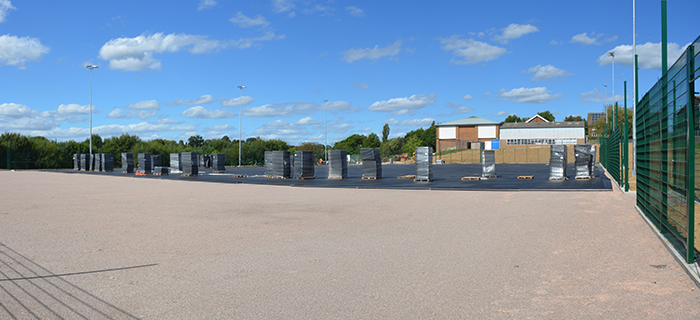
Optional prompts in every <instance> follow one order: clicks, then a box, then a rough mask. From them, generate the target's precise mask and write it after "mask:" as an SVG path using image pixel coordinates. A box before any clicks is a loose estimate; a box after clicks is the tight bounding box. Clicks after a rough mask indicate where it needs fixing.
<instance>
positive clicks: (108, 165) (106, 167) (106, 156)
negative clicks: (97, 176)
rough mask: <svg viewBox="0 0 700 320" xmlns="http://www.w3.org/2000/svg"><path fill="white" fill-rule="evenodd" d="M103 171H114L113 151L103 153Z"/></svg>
mask: <svg viewBox="0 0 700 320" xmlns="http://www.w3.org/2000/svg"><path fill="white" fill-rule="evenodd" d="M102 171H104V172H112V171H114V157H112V154H111V153H103V154H102Z"/></svg>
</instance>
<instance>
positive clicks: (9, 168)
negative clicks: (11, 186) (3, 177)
mask: <svg viewBox="0 0 700 320" xmlns="http://www.w3.org/2000/svg"><path fill="white" fill-rule="evenodd" d="M11 143H12V140H10V137H9V136H8V137H7V171H10V170H12V165H11V163H12V157H11V155H10V144H11Z"/></svg>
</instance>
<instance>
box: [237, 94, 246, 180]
mask: <svg viewBox="0 0 700 320" xmlns="http://www.w3.org/2000/svg"><path fill="white" fill-rule="evenodd" d="M238 89H241V94H240V96H239V97H240V100H241V101H239V103H240V104H239V105H238V106H239V108H238V166H239V167H240V166H241V139H243V89H245V86H238Z"/></svg>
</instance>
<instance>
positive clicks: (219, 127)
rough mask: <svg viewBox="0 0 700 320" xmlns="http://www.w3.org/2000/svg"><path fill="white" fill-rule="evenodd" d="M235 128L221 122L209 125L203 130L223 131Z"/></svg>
mask: <svg viewBox="0 0 700 320" xmlns="http://www.w3.org/2000/svg"><path fill="white" fill-rule="evenodd" d="M236 129H237V128H236V127H234V126H231V125H228V124H221V125H216V126H211V127H205V128H204V131H216V132H223V131H234V130H236Z"/></svg>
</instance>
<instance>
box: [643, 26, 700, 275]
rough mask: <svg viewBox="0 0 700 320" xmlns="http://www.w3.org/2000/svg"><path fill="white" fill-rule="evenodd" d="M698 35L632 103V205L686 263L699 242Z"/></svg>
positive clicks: (698, 246) (689, 261) (699, 59)
mask: <svg viewBox="0 0 700 320" xmlns="http://www.w3.org/2000/svg"><path fill="white" fill-rule="evenodd" d="M698 39H700V38H698ZM698 39H696V40H695V41H694V43H693V44H691V45H690V46H689V47H688V48H687V49H686V51H685V52H684V53H683V55H681V57H680V58H679V59H678V60H677V61H676V63H675V64H674V65H673V66H672V67H671V68H670V69H669V70H668V72H667V73H666V74H664V75H663V76H662V78H661V80H659V81H658V82H657V83H656V84H655V85H654V86H653V87H652V88H651V90H649V92H647V93H646V94H645V95H644V97H643V98H642V99H641V101H640V102H639V104H638V105H637V119H636V120H637V206H638V207H639V208H640V210H642V212H644V214H645V215H646V216H647V217H648V218H649V219H650V220H651V221H652V222H653V223H654V224H655V225H656V227H657V228H658V229H659V230H660V231H661V233H662V234H664V235H665V236H666V238H667V239H668V240H669V241H670V242H671V243H672V244H673V245H674V246H675V247H676V248H677V249H678V251H679V252H681V253H682V254H683V255H684V256H685V258H686V260H687V262H688V263H692V262H694V261H695V258H696V257H697V253H696V251H697V249H698V248H700V245H699V243H698V242H697V239H698V238H699V237H698V235H697V234H696V228H695V226H694V224H695V221H696V217H695V211H696V210H695V205H696V199H697V197H698V194H697V192H699V191H700V188H698V187H696V185H695V183H696V182H695V180H696V179H695V174H696V172H697V171H698V167H697V163H698V161H696V159H697V158H698V156H699V154H698V153H697V152H696V150H698V148H697V147H696V144H698V142H700V139H698V138H700V137H698V136H697V134H698V132H700V130H698V129H699V128H698V127H699V126H700V121H699V119H698V114H699V113H700V112H698V105H699V103H698V102H699V101H700V99H698V97H696V96H695V95H696V92H695V84H694V82H695V80H696V79H697V77H698V75H699V73H698V70H697V66H700V57H699V56H698V55H697V52H698V51H699V50H697V49H698V46H700V44H699V43H698Z"/></svg>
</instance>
